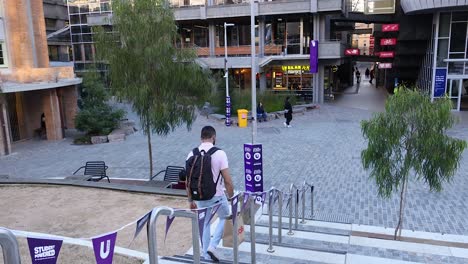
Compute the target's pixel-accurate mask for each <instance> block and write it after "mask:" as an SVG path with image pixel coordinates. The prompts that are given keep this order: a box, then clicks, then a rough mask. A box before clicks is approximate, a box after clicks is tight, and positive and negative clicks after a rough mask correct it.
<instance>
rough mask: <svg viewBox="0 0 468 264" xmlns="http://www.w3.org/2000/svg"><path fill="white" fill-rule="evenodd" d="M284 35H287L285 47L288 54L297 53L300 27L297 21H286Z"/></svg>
mask: <svg viewBox="0 0 468 264" xmlns="http://www.w3.org/2000/svg"><path fill="white" fill-rule="evenodd" d="M286 30H287V33H286V36H287V47H288V51H287V52H288V54H299V53H300V43H301V39H300V36H301V33H300V32H301V27H300V23H299V22H288V23H287V24H286Z"/></svg>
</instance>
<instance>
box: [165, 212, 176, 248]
mask: <svg viewBox="0 0 468 264" xmlns="http://www.w3.org/2000/svg"><path fill="white" fill-rule="evenodd" d="M174 219H175V216H173V215H172V216H170V215H168V216H167V218H166V234H165V235H164V242H166V238H167V233H169V228H171V225H172V222H174Z"/></svg>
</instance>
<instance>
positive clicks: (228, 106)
mask: <svg viewBox="0 0 468 264" xmlns="http://www.w3.org/2000/svg"><path fill="white" fill-rule="evenodd" d="M230 125H231V97H229V96H226V126H230Z"/></svg>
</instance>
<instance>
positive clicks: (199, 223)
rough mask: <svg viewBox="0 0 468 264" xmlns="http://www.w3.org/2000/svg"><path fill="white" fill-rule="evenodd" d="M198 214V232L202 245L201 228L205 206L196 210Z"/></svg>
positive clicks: (204, 215)
mask: <svg viewBox="0 0 468 264" xmlns="http://www.w3.org/2000/svg"><path fill="white" fill-rule="evenodd" d="M197 214H198V232H199V234H200V241H201V245H202V247H203V229H204V228H205V217H206V208H203V209H200V210H198V211H197Z"/></svg>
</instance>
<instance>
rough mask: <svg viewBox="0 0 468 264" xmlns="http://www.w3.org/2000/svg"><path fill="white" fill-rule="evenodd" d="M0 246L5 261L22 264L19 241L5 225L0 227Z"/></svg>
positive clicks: (10, 263)
mask: <svg viewBox="0 0 468 264" xmlns="http://www.w3.org/2000/svg"><path fill="white" fill-rule="evenodd" d="M0 246H1V248H2V252H3V262H4V263H8V264H21V259H20V254H19V247H18V241H17V240H16V237H15V235H14V234H13V233H12V232H11V231H10V230H8V229H6V228H3V227H0Z"/></svg>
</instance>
